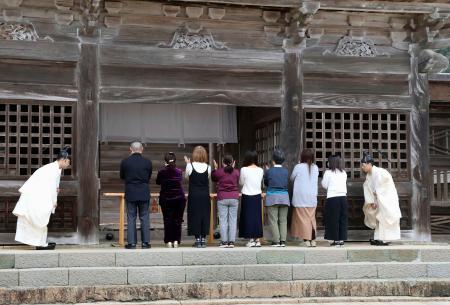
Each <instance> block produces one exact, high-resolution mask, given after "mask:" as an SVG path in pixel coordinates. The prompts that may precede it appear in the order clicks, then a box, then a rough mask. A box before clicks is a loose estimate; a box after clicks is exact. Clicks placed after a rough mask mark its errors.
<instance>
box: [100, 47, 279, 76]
mask: <svg viewBox="0 0 450 305" xmlns="http://www.w3.org/2000/svg"><path fill="white" fill-rule="evenodd" d="M100 52H101V55H100V57H101V64H102V65H129V66H136V65H138V66H147V65H149V66H150V65H152V66H174V67H196V68H201V67H203V68H209V69H216V68H217V69H219V68H220V69H226V68H228V69H236V68H239V69H252V70H253V71H280V72H281V70H282V66H283V65H282V63H283V53H282V52H281V51H280V52H262V51H254V50H239V51H237V50H233V51H196V50H173V49H161V48H152V47H145V46H114V45H102V46H101V51H100Z"/></svg>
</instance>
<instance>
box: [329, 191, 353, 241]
mask: <svg viewBox="0 0 450 305" xmlns="http://www.w3.org/2000/svg"><path fill="white" fill-rule="evenodd" d="M347 226H348V205H347V199H346V197H345V196H342V197H331V198H327V200H326V202H325V239H327V240H347Z"/></svg>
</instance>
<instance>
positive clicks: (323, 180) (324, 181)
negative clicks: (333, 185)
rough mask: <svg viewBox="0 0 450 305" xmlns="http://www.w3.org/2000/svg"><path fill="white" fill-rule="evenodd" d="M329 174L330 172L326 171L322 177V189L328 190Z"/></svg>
mask: <svg viewBox="0 0 450 305" xmlns="http://www.w3.org/2000/svg"><path fill="white" fill-rule="evenodd" d="M328 173H329V172H328V170H326V171H325V173H324V174H323V177H322V187H323V188H324V189H328Z"/></svg>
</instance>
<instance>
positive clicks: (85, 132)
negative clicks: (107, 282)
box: [76, 36, 99, 244]
mask: <svg viewBox="0 0 450 305" xmlns="http://www.w3.org/2000/svg"><path fill="white" fill-rule="evenodd" d="M79 38H80V59H79V62H78V68H77V81H78V92H79V99H78V105H77V130H78V132H77V145H76V156H77V178H78V181H79V190H78V233H79V243H80V244H94V243H98V241H99V236H98V233H99V232H98V230H99V177H98V166H99V160H98V156H99V154H98V128H99V127H98V124H99V90H98V87H99V75H98V73H99V69H98V53H99V47H98V38H96V37H95V38H93V37H84V36H83V37H79Z"/></svg>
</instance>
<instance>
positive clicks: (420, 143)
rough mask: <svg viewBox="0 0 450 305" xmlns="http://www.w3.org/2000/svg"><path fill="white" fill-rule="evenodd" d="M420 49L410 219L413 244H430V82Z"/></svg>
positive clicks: (414, 60) (414, 76) (414, 59)
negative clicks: (420, 68)
mask: <svg viewBox="0 0 450 305" xmlns="http://www.w3.org/2000/svg"><path fill="white" fill-rule="evenodd" d="M420 51H421V49H420V47H419V46H418V45H411V47H410V55H411V77H410V94H411V102H412V105H411V116H410V125H411V130H410V143H411V144H410V147H411V176H412V177H411V179H412V195H411V219H412V228H413V236H412V238H413V239H414V240H418V241H430V240H431V225H430V173H429V166H430V157H429V145H428V141H429V139H428V137H429V106H430V96H429V88H428V78H427V75H426V74H422V73H419V70H418V66H419V60H418V55H419V52H420Z"/></svg>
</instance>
